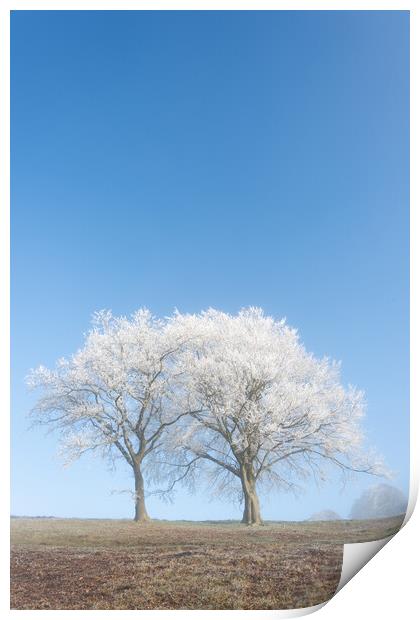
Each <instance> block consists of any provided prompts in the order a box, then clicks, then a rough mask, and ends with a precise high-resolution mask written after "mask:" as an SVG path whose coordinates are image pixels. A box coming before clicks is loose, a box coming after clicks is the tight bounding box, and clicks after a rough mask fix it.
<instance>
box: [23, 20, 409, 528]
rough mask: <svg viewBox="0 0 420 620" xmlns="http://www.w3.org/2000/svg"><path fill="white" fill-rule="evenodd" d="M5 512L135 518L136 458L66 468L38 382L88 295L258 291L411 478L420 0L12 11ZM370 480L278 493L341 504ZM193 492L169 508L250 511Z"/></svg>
mask: <svg viewBox="0 0 420 620" xmlns="http://www.w3.org/2000/svg"><path fill="white" fill-rule="evenodd" d="M11 21H12V33H11V35H12V42H11V70H12V82H11V110H12V120H11V130H12V151H11V153H12V154H11V157H12V159H11V164H12V212H11V216H12V349H13V352H12V381H13V385H12V408H13V411H12V513H13V514H20V515H24V514H25V515H56V516H69V517H131V516H132V505H131V498H130V497H129V496H128V495H127V494H119V493H113V492H112V491H113V490H123V489H127V488H131V479H130V476H129V472H128V471H127V470H125V469H124V466H123V465H122V464H121V469H120V470H118V471H116V472H113V473H112V472H109V471H107V469H106V466H105V464H104V463H103V462H102V461H101V460H99V459H93V458H86V459H83V460H81V461H79V462H78V463H76V464H75V465H72V466H71V467H70V468H67V469H64V468H63V467H62V464H61V463H60V460H59V459H58V457H57V455H56V451H57V441H56V437H55V436H54V435H48V436H45V434H44V432H43V431H40V430H35V431H29V430H28V419H27V417H26V415H27V413H28V411H29V409H30V408H31V406H32V405H33V403H34V396H33V395H32V394H29V393H27V391H26V388H25V384H24V378H25V375H26V374H27V372H28V370H29V369H30V368H31V367H34V366H37V365H39V364H40V363H43V364H45V365H46V366H51V365H53V364H54V363H55V360H56V359H57V358H59V357H61V356H66V355H69V354H71V353H72V352H74V351H75V350H76V349H77V348H78V347H79V346H80V345H81V344H82V340H83V337H82V335H83V333H84V332H85V331H86V330H87V329H88V328H89V323H90V317H91V315H92V313H93V312H94V311H95V310H98V309H101V308H110V309H112V310H113V311H114V313H117V314H129V313H131V312H132V311H134V310H135V309H137V308H138V307H140V306H147V307H150V308H151V310H152V311H153V312H155V313H156V314H158V315H166V314H168V313H170V312H172V310H173V309H174V308H175V307H177V308H178V309H179V310H181V311H188V312H194V311H200V310H201V309H204V308H207V307H209V306H213V307H215V308H219V309H222V310H224V311H228V312H236V311H238V310H239V309H240V308H241V307H243V306H248V305H256V306H261V307H263V308H264V310H265V311H266V312H267V313H270V314H272V315H273V316H275V317H277V318H281V317H283V316H286V317H287V320H288V322H289V323H290V324H291V325H293V326H294V327H296V328H298V329H299V332H300V334H301V337H302V340H303V342H304V343H305V345H306V347H307V349H309V350H310V351H313V352H314V353H315V354H316V355H318V356H322V355H324V354H326V355H329V356H331V357H333V358H335V359H339V360H342V363H343V380H344V382H345V383H352V384H354V385H357V386H358V387H359V388H362V389H364V390H365V392H366V399H367V402H368V410H367V417H366V420H365V428H366V431H367V434H368V438H369V443H370V444H371V445H374V446H376V448H377V449H378V451H379V452H381V453H382V454H383V456H384V458H385V460H386V463H387V465H388V466H389V467H390V468H391V469H392V470H394V471H395V472H396V477H395V480H394V484H395V485H396V486H398V487H400V488H401V489H403V490H404V491H407V487H408V478H409V452H408V449H409V443H408V441H409V402H408V397H409V394H408V312H409V310H408V278H409V272H408V258H409V249H408V240H409V238H408V226H409V209H408V201H409V167H408V156H409V133H408V131H409V126H408V124H409V82H408V79H409V60H408V58H409V56H408V54H409V14H408V12H403V11H389V12H378V11H376V12H370V11H362V12H347V11H339V12H308V11H299V12H281V11H280V12H230V11H226V12H206V11H203V12H181V11H180V12H161V11H156V12H136V11H134V12H125V11H120V12H114V11H112V12H111V11H109V12H107V11H99V12H94V11H72V12H68V11H14V12H13V13H12V20H11ZM377 482H382V480H376V479H372V478H370V477H367V476H359V477H357V478H356V479H355V481H354V482H352V483H351V484H349V485H347V487H346V488H345V490H344V491H342V490H341V487H339V486H338V485H337V481H335V482H332V483H331V484H327V485H326V486H324V487H322V488H321V489H318V488H317V487H316V486H315V485H313V484H309V485H308V489H307V492H306V493H305V494H304V495H302V496H301V497H299V498H294V497H293V496H289V495H285V494H281V493H272V494H271V495H270V497H268V498H265V499H264V501H263V515H264V516H265V517H266V518H271V519H305V518H307V517H308V516H309V515H310V514H311V513H313V512H315V511H318V510H322V509H326V508H330V509H333V510H336V511H337V512H338V513H340V514H341V515H342V516H347V515H348V513H349V511H350V508H351V504H352V501H353V500H354V499H355V498H356V497H358V496H359V495H360V493H361V492H362V490H363V489H365V488H366V487H368V486H370V485H372V484H374V483H377ZM208 496H209V494H208V492H207V490H206V489H205V488H202V489H201V490H200V491H199V492H198V494H197V495H196V496H190V495H188V493H187V492H186V491H183V490H180V491H179V493H178V495H177V497H176V500H175V503H174V504H172V505H167V504H164V503H162V502H161V501H159V500H158V499H157V498H150V500H149V512H150V513H151V516H153V517H157V518H194V519H206V518H236V517H239V515H240V509H239V507H238V506H235V505H234V504H230V503H227V502H221V501H218V500H217V499H213V500H212V501H210V500H209V497H208Z"/></svg>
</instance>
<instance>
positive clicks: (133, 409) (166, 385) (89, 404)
mask: <svg viewBox="0 0 420 620" xmlns="http://www.w3.org/2000/svg"><path fill="white" fill-rule="evenodd" d="M182 346H183V336H182V334H181V333H180V332H179V330H178V329H177V326H176V324H175V323H174V322H172V321H171V320H165V321H163V320H158V319H156V318H154V317H153V316H152V315H151V313H150V312H149V311H148V310H140V311H138V312H137V313H135V314H134V315H133V316H132V317H131V318H125V317H120V318H115V317H113V316H112V314H111V313H110V312H100V313H97V314H96V315H95V318H94V325H93V328H92V329H91V331H90V332H89V333H88V334H87V336H86V339H85V343H84V346H83V348H81V349H80V350H79V351H78V352H77V353H76V354H75V355H73V356H71V357H70V358H69V359H61V360H59V362H58V364H57V366H56V368H55V369H53V370H49V369H47V368H45V367H43V366H40V367H39V368H38V369H36V370H33V371H32V372H31V373H30V375H29V377H28V384H29V385H30V386H31V387H33V388H40V389H41V391H42V394H41V396H40V398H39V400H38V402H37V405H36V407H35V408H34V410H33V412H32V415H33V416H34V420H35V422H37V423H40V424H47V425H49V426H52V427H54V428H56V429H58V430H59V431H60V433H61V440H62V441H61V443H62V452H63V454H64V455H65V458H66V460H67V461H68V462H71V461H72V460H74V459H77V458H78V457H80V456H81V455H82V454H84V453H85V452H87V451H96V452H99V453H100V454H101V455H102V456H106V457H109V458H111V459H112V460H114V459H115V458H116V457H118V456H119V457H122V458H123V459H124V460H125V461H126V462H127V463H128V465H129V466H130V467H131V468H132V471H133V475H134V489H135V490H134V494H133V495H134V498H135V517H134V518H135V520H136V521H146V520H148V518H149V517H148V514H147V510H146V505H145V488H144V487H145V482H144V474H145V471H150V472H152V473H156V468H158V467H159V466H158V465H157V461H158V459H157V458H156V457H157V454H159V453H160V452H161V451H162V450H164V446H165V440H166V437H167V434H168V431H169V430H170V429H172V427H173V426H174V425H175V424H176V423H177V422H178V421H179V420H181V418H182V417H183V416H185V415H186V414H187V413H189V412H190V411H189V410H188V409H187V410H183V409H180V407H179V393H180V385H179V380H180V375H179V370H178V369H177V368H176V364H175V357H176V354H177V352H178V351H179V350H180V348H182ZM186 403H187V399H186V398H184V399H183V404H184V405H185V406H187V405H186Z"/></svg>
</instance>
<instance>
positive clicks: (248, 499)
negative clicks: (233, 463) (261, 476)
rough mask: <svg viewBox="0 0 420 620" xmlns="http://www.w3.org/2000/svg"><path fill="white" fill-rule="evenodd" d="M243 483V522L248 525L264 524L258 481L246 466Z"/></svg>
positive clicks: (242, 476)
mask: <svg viewBox="0 0 420 620" xmlns="http://www.w3.org/2000/svg"><path fill="white" fill-rule="evenodd" d="M241 483H242V491H243V494H244V514H243V517H242V523H246V525H262V524H263V522H262V519H261V512H260V502H259V499H258V495H257V489H256V481H255V478H254V476H253V475H252V474H251V473H250V472H249V471H246V470H245V468H243V470H242V475H241Z"/></svg>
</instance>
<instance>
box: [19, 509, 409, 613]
mask: <svg viewBox="0 0 420 620" xmlns="http://www.w3.org/2000/svg"><path fill="white" fill-rule="evenodd" d="M401 522H402V517H401V518H400V517H395V518H393V519H384V520H378V521H335V522H318V523H315V522H303V523H269V524H267V525H266V526H264V527H256V528H248V527H246V526H242V525H239V524H237V523H232V522H230V523H229V522H226V523H223V522H222V523H220V522H217V523H210V522H208V523H188V522H151V523H149V524H147V525H139V524H135V523H133V522H131V521H106V520H73V519H12V526H11V531H12V566H11V571H12V572H11V574H12V581H11V607H12V609H289V608H296V607H306V606H310V605H316V604H317V603H321V602H323V601H326V600H328V599H329V598H331V596H332V595H333V594H334V592H335V589H336V587H337V585H338V581H339V579H340V573H341V563H342V550H343V547H342V545H343V543H345V542H362V541H367V540H375V539H378V538H384V537H385V536H389V535H390V534H392V533H394V532H396V531H397V530H398V529H399V527H400V525H401Z"/></svg>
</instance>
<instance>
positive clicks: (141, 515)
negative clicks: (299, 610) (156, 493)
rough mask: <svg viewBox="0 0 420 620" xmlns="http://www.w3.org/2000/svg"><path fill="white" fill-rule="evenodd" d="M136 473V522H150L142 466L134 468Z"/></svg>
mask: <svg viewBox="0 0 420 620" xmlns="http://www.w3.org/2000/svg"><path fill="white" fill-rule="evenodd" d="M133 471H134V484H135V499H134V502H135V512H134V521H139V522H144V521H149V520H150V517H149V515H148V514H147V510H146V502H145V499H144V481H143V476H142V473H141V470H140V466H133Z"/></svg>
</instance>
